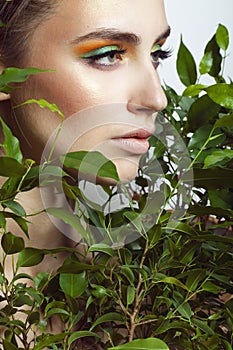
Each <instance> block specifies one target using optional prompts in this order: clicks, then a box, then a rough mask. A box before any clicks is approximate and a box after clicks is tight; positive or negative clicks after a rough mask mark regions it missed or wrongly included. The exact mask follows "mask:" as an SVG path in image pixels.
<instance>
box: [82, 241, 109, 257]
mask: <svg viewBox="0 0 233 350" xmlns="http://www.w3.org/2000/svg"><path fill="white" fill-rule="evenodd" d="M88 251H89V252H98V253H99V252H101V253H105V254H107V255H109V256H111V257H113V256H114V250H113V249H112V248H111V247H109V245H107V244H104V243H96V244H93V245H92V246H91V247H90V248H89V249H88Z"/></svg>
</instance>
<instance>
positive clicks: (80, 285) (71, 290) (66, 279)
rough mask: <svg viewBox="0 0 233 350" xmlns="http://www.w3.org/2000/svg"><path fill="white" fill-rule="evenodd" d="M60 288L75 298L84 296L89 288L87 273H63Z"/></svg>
mask: <svg viewBox="0 0 233 350" xmlns="http://www.w3.org/2000/svg"><path fill="white" fill-rule="evenodd" d="M60 286H61V289H62V290H63V292H64V293H65V294H67V295H70V296H71V297H73V298H77V297H79V296H80V295H82V294H83V292H84V291H85V290H86V288H87V279H86V273H85V272H82V273H80V274H72V273H61V274H60Z"/></svg>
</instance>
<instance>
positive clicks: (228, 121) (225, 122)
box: [214, 114, 233, 131]
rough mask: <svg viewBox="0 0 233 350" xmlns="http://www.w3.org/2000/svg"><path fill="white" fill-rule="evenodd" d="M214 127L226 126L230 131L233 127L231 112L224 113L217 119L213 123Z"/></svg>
mask: <svg viewBox="0 0 233 350" xmlns="http://www.w3.org/2000/svg"><path fill="white" fill-rule="evenodd" d="M216 128H226V129H228V130H229V131H230V130H231V128H233V114H230V115H225V116H223V117H222V118H220V119H218V120H217V121H216V122H215V124H214V129H216Z"/></svg>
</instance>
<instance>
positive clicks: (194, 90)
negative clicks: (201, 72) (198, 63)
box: [183, 84, 206, 96]
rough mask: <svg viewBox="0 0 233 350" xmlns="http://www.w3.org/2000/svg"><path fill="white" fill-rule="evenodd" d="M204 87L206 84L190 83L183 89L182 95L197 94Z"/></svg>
mask: <svg viewBox="0 0 233 350" xmlns="http://www.w3.org/2000/svg"><path fill="white" fill-rule="evenodd" d="M205 88H206V85H202V84H195V85H190V86H188V87H187V88H186V89H185V90H184V92H183V96H197V95H199V94H200V92H202V91H203V89H205Z"/></svg>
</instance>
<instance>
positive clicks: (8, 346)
mask: <svg viewBox="0 0 233 350" xmlns="http://www.w3.org/2000/svg"><path fill="white" fill-rule="evenodd" d="M3 349H4V350H18V347H17V346H15V345H14V344H12V343H11V342H9V341H8V340H6V339H3Z"/></svg>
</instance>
